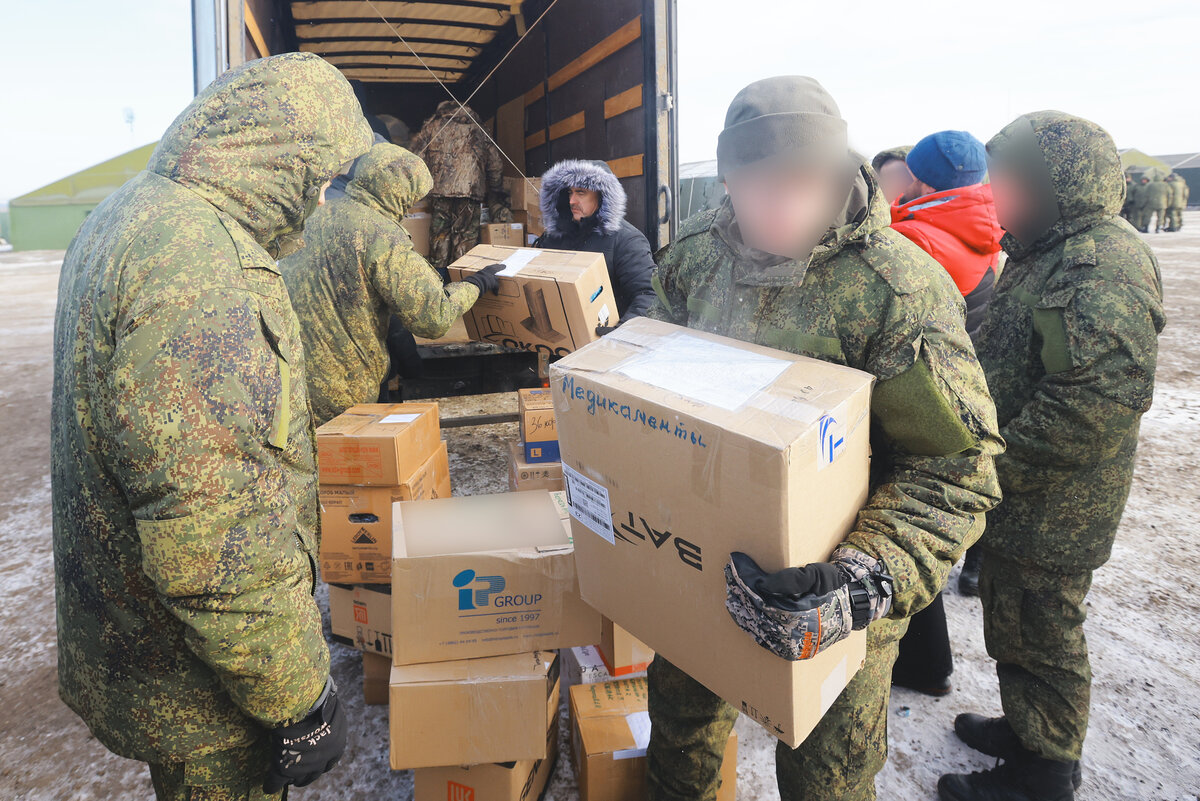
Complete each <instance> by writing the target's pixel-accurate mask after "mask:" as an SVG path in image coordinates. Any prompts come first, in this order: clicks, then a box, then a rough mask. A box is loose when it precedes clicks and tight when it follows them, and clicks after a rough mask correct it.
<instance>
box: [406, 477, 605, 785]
mask: <svg viewBox="0 0 1200 801" xmlns="http://www.w3.org/2000/svg"><path fill="white" fill-rule="evenodd" d="M558 496H559V497H555V496H554V495H552V494H551V493H549V492H545V491H542V492H520V493H505V494H501V495H478V496H471V497H462V498H450V499H441V500H425V501H408V502H403V503H398V504H396V507H395V509H396V511H395V513H394V515H393V526H394V531H393V537H392V549H393V560H392V593H391V601H392V614H391V624H392V642H393V643H394V644H395V647H394V648H393V649H392V668H391V675H390V679H389V689H388V695H389V704H390V734H391V737H390V740H391V766H392V768H393V769H396V770H406V769H415V770H416V777H415V782H416V798H417V799H426V798H429V799H433V798H437V799H439V800H440V799H443V798H447V797H449V798H457V797H463V798H470V797H476V798H485V797H486V798H494V799H513V801H516V799H523V798H536V797H537V795H538V794H539V793H540V791H541V787H542V786H543V785H544V783H545V781H546V778H547V776H548V774H549V770H550V767H549V765H550V764H551V763H552V762H553V761H554V757H555V755H556V748H557V745H556V744H557V738H558V707H559V700H560V682H559V674H560V666H559V665H560V663H559V658H558V655H557V653H556V652H555V650H554V649H558V648H570V647H572V646H577V645H585V644H589V643H594V642H597V641H598V640H599V639H600V638H601V637H602V635H603V629H602V621H601V618H600V615H599V614H598V613H597V612H596V611H595V610H594V609H592V608H591V607H589V606H588V605H587V604H585V603H584V602H583V600H582V599H581V598H580V597H579V589H578V582H577V580H576V578H575V560H574V551H573V548H572V545H571V539H570V527H569V523H568V521H567V511H566V502H565V499H564V498H562V497H561V493H558ZM496 763H513V764H496ZM464 765H467V766H473V767H468V768H463V767H459V766H464ZM464 788H465V789H464ZM481 788H486V790H487V792H486V794H485V793H484V792H483V791H482V790H481ZM470 791H474V792H475V793H476V795H475V796H472V795H470ZM455 793H458V794H459V795H455Z"/></svg>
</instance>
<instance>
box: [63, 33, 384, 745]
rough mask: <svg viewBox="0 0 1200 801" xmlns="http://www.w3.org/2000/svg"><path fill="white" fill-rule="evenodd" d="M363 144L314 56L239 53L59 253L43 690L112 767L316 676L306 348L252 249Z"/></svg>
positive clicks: (330, 73)
mask: <svg viewBox="0 0 1200 801" xmlns="http://www.w3.org/2000/svg"><path fill="white" fill-rule="evenodd" d="M370 144H371V131H370V128H369V127H368V126H367V123H366V122H365V120H363V118H362V110H361V108H360V107H359V105H358V101H357V100H355V98H354V93H353V92H352V91H351V89H350V86H349V84H348V83H347V82H346V81H345V79H344V78H342V76H341V74H340V73H339V72H338V71H337V70H336V69H334V68H333V67H331V66H330V65H329V64H328V63H327V62H325V61H323V60H322V59H320V58H318V57H316V56H311V55H304V54H288V55H282V56H276V57H272V58H267V59H261V60H257V61H252V62H250V63H248V64H246V65H244V66H241V67H238V68H236V69H233V70H231V71H229V72H227V73H225V74H224V75H223V76H222V77H220V78H219V79H217V80H216V81H214V82H213V83H212V84H211V85H210V86H209V87H208V88H206V89H205V90H204V91H203V92H201V93H200V94H199V95H198V96H197V97H196V98H195V100H193V101H192V103H191V105H189V106H188V107H187V108H186V109H185V110H184V111H183V112H182V113H181V114H180V115H179V117H177V118H176V120H175V121H174V122H173V123H172V124H171V127H170V128H168V129H167V131H166V133H165V134H164V135H163V138H162V140H161V141H160V143H159V145H158V147H157V149H156V150H155V152H154V154H153V156H151V158H150V163H149V165H148V167H147V169H146V170H145V171H143V172H141V173H139V174H138V175H137V176H135V177H134V178H133V179H131V180H130V181H129V182H128V183H126V184H125V185H124V186H123V187H121V189H119V190H118V191H117V192H115V193H114V194H112V195H111V196H110V197H109V198H108V199H106V200H105V201H104V202H103V203H101V204H100V205H99V206H98V207H97V208H96V209H95V210H94V211H93V212H92V213H91V214H90V215H89V216H88V218H87V221H86V222H85V223H84V224H83V226H82V227H81V228H80V230H79V233H78V234H77V235H76V237H75V239H74V241H73V242H72V243H71V246H70V248H69V249H68V250H67V254H66V258H65V260H64V262H63V267H62V273H61V278H60V282H59V291H58V309H57V313H56V317H55V334H54V362H55V372H54V395H53V406H52V415H51V419H52V430H51V435H52V446H53V448H52V450H53V457H52V482H53V528H54V565H55V581H56V590H57V624H58V648H59V650H58V679H59V692H60V694H61V695H62V698H63V700H64V701H65V702H66V703H67V705H68V706H70V707H71V708H72V709H73V710H75V711H76V712H77V713H78V714H79V715H80V717H82V718H83V719H84V721H85V722H86V723H87V724H88V726H89V727H90V728H91V730H92V732H93V733H94V734H95V735H96V737H97V738H98V739H99V740H100V741H101V742H102V743H104V745H106V746H107V747H108V748H109V749H110V750H112V751H114V752H116V753H117V754H120V755H122V756H126V757H132V758H135V759H140V760H143V761H146V762H150V763H154V764H165V763H175V762H187V761H189V760H195V759H197V758H199V757H204V756H206V755H209V754H213V753H216V752H220V751H227V750H229V749H233V748H241V747H245V746H247V745H250V744H252V743H254V742H257V741H258V740H259V739H260V738H261V737H262V735H263V731H264V728H269V727H273V726H275V725H278V724H279V723H281V722H283V721H286V720H288V719H290V718H292V717H293V716H295V715H298V714H301V713H303V712H305V711H307V710H308V709H309V708H310V707H311V705H312V703H313V701H314V700H315V699H316V698H317V697H318V696H319V695H320V693H321V690H322V687H323V686H324V684H325V680H326V676H327V674H328V665H329V654H328V650H327V648H326V645H325V642H324V638H323V636H322V632H321V618H320V614H319V612H318V609H317V605H316V603H315V601H314V600H313V597H312V591H313V586H314V581H315V555H316V553H317V525H318V524H317V497H316V465H315V461H316V458H315V457H316V455H315V450H314V446H313V435H312V423H311V420H310V418H309V414H308V402H307V391H306V389H305V376H304V360H303V349H302V346H301V342H300V336H299V331H298V330H297V323H296V318H295V315H294V314H293V312H292V308H291V304H290V303H289V302H288V296H287V291H286V289H285V287H284V284H283V279H282V277H281V276H280V274H279V268H278V267H277V265H276V263H275V260H274V259H273V258H272V257H271V256H270V255H269V251H278V250H280V249H281V248H282V247H283V244H282V242H281V240H284V241H286V242H290V243H293V244H294V243H295V240H296V234H297V233H298V232H299V231H300V230H301V229H302V227H303V223H304V218H305V215H306V213H307V212H308V210H309V209H310V208H312V207H315V205H316V200H317V197H318V195H319V192H320V187H321V185H322V184H323V183H324V182H325V181H327V180H328V179H329V178H330V177H331V176H333V175H334V174H335V173H336V172H337V170H338V168H339V166H340V165H343V164H345V163H347V162H349V161H351V160H353V159H354V158H355V157H357V156H358V155H360V154H361V153H363V152H365V151H366V150H367V148H368V147H369V146H370Z"/></svg>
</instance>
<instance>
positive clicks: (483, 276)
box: [463, 264, 504, 297]
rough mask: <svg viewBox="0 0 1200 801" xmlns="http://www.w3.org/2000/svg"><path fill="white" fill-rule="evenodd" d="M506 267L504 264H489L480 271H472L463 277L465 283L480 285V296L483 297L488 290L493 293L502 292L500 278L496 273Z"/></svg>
mask: <svg viewBox="0 0 1200 801" xmlns="http://www.w3.org/2000/svg"><path fill="white" fill-rule="evenodd" d="M503 269H504V265H503V264H489V265H488V266H487V267H484V268H483V269H482V270H479V271H478V272H474V273H471V274H470V275H468V276H467V277H466V278H464V279H463V281H464V282H465V283H468V284H474V285H475V286H477V287H479V296H480V297H483V295H485V294H486V293H488V292H491V293H492V294H493V295H499V294H500V279H499V278H497V277H496V273H498V272H500V271H501V270H503Z"/></svg>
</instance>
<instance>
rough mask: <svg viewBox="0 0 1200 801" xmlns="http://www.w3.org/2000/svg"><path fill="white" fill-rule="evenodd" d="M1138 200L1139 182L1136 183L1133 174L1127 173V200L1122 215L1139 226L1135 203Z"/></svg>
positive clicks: (1123, 205)
mask: <svg viewBox="0 0 1200 801" xmlns="http://www.w3.org/2000/svg"><path fill="white" fill-rule="evenodd" d="M1136 200H1137V184H1136V183H1134V180H1133V176H1132V175H1130V174H1129V173H1125V202H1124V203H1123V204H1122V205H1121V216H1122V217H1124V218H1125V219H1126V220H1127V221H1129V223H1130V225H1133V226H1134V227H1135V228H1136V227H1137V221H1136V219H1135V216H1134V211H1133V207H1134V203H1135V201H1136Z"/></svg>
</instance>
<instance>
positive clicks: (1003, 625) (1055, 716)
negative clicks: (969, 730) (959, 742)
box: [979, 551, 1092, 761]
mask: <svg viewBox="0 0 1200 801" xmlns="http://www.w3.org/2000/svg"><path fill="white" fill-rule="evenodd" d="M1091 585H1092V571H1090V570H1086V571H1079V572H1074V573H1068V574H1064V573H1060V572H1057V571H1055V570H1052V569H1051V570H1045V569H1041V568H1038V567H1031V566H1029V565H1028V564H1026V563H1024V562H1014V561H1012V560H1010V559H1006V558H1004V557H1003V556H1002V555H1001V554H999V553H997V552H994V551H989V552H988V557H987V559H985V560H983V568H982V569H981V571H980V574H979V595H980V599H981V600H982V602H983V635H984V641H985V643H986V644H987V649H988V654H989V655H991V656H992V658H993V659H995V660H996V677H997V678H998V679H999V681H1000V701H1001V704H1002V706H1003V708H1004V716H1005V717H1006V718H1007V719H1008V722H1009V724H1010V725H1012V727H1013V731H1015V732H1016V733H1017V736H1018V737H1020V739H1021V743H1022V744H1023V745H1024V746H1025V747H1026V748H1028V749H1029V750H1031V751H1034V752H1035V753H1037V754H1038V755H1039V756H1042V757H1045V758H1046V759H1056V760H1059V761H1067V760H1074V759H1079V758H1080V754H1081V753H1082V751H1083V740H1084V736H1085V735H1086V734H1087V724H1088V709H1089V705H1090V703H1091V688H1092V668H1091V664H1090V663H1089V661H1088V651H1087V639H1086V637H1085V636H1084V633H1083V621H1084V619H1085V618H1086V617H1087V606H1086V605H1085V602H1084V601H1085V598H1086V597H1087V593H1088V589H1090V587H1091Z"/></svg>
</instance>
